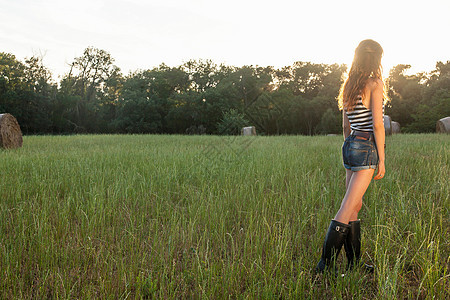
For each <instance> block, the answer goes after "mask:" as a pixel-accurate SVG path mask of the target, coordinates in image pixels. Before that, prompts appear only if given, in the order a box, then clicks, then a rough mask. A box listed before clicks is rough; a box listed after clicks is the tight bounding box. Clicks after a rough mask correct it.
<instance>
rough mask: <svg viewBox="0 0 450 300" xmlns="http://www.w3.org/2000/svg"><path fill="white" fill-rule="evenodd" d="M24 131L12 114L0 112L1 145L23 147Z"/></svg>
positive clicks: (10, 147) (3, 146) (13, 147)
mask: <svg viewBox="0 0 450 300" xmlns="http://www.w3.org/2000/svg"><path fill="white" fill-rule="evenodd" d="M22 144H23V139H22V131H21V130H20V126H19V123H17V120H16V118H14V117H13V116H12V115H11V114H0V147H1V148H5V149H15V148H20V147H22Z"/></svg>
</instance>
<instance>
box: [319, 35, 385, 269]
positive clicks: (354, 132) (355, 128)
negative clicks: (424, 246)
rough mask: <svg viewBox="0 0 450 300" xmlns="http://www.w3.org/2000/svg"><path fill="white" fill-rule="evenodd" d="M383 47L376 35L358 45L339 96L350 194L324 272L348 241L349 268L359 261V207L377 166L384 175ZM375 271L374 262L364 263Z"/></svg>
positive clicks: (329, 240)
mask: <svg viewBox="0 0 450 300" xmlns="http://www.w3.org/2000/svg"><path fill="white" fill-rule="evenodd" d="M382 54H383V49H382V48H381V46H380V44H378V43H377V42H375V41H373V40H364V41H362V42H361V43H360V44H359V45H358V47H357V48H356V50H355V56H354V59H353V63H352V66H351V68H350V72H349V74H348V78H347V79H346V80H345V82H344V84H343V85H342V87H341V93H340V95H339V97H338V100H339V107H340V109H342V110H343V129H344V137H345V142H344V145H343V146H342V154H343V160H344V167H345V169H346V173H347V174H346V189H347V191H346V193H345V196H344V199H343V200H342V203H341V207H340V209H339V211H338V212H337V214H336V216H335V217H334V219H333V220H331V223H330V226H329V228H328V232H327V234H326V237H325V241H324V243H323V250H322V251H323V252H322V257H321V259H320V261H319V264H318V265H317V267H316V271H317V272H323V271H324V270H325V269H326V268H327V267H329V266H330V265H331V264H332V262H333V261H334V259H335V258H336V257H337V256H338V255H339V251H340V250H341V248H342V246H344V249H345V253H346V256H347V259H348V264H347V267H348V268H353V266H355V265H360V263H359V260H360V255H361V250H360V249H361V233H360V220H359V219H358V212H359V210H360V209H361V207H362V198H363V195H364V193H365V192H366V190H367V188H368V186H369V184H370V182H371V180H372V176H373V174H374V172H375V169H376V168H377V167H378V172H377V175H376V176H375V177H374V179H375V180H378V179H381V178H383V177H384V174H385V167H384V139H385V136H384V123H383V113H384V102H383V101H384V100H383V99H384V98H385V97H383V96H384V86H383V81H382V75H381V73H382V68H381V56H382ZM362 266H363V267H364V268H365V269H366V270H367V271H369V272H373V269H374V268H373V266H370V265H366V264H364V265H362Z"/></svg>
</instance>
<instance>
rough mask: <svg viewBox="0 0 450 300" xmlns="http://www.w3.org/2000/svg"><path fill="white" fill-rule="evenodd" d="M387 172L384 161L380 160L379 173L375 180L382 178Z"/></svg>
mask: <svg viewBox="0 0 450 300" xmlns="http://www.w3.org/2000/svg"><path fill="white" fill-rule="evenodd" d="M385 173H386V169H385V168H384V161H380V162H379V163H378V172H377V175H376V176H375V177H374V178H373V179H375V180H378V179H381V178H383V177H384V174H385Z"/></svg>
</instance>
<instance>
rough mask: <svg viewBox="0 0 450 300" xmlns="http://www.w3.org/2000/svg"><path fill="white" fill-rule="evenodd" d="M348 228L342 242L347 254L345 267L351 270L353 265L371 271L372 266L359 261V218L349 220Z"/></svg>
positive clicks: (372, 269)
mask: <svg viewBox="0 0 450 300" xmlns="http://www.w3.org/2000/svg"><path fill="white" fill-rule="evenodd" d="M349 225H350V230H349V232H348V234H347V238H346V239H345V242H344V249H345V254H346V256H347V260H348V263H347V269H349V270H351V269H353V267H354V266H360V267H362V268H363V269H364V270H365V271H366V272H369V273H373V271H374V267H373V266H372V265H368V264H365V263H361V262H360V259H361V220H357V221H351V222H349Z"/></svg>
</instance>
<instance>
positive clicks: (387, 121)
mask: <svg viewBox="0 0 450 300" xmlns="http://www.w3.org/2000/svg"><path fill="white" fill-rule="evenodd" d="M383 121H384V133H385V134H386V135H391V134H392V119H391V117H389V116H387V115H386V116H384V120H383Z"/></svg>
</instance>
